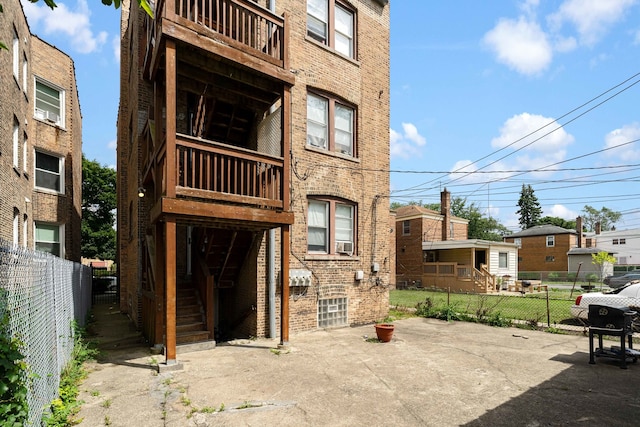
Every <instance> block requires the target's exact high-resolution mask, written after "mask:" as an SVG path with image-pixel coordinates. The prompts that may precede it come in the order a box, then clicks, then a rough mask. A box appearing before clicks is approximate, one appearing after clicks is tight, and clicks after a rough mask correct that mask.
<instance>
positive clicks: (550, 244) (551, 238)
mask: <svg viewBox="0 0 640 427" xmlns="http://www.w3.org/2000/svg"><path fill="white" fill-rule="evenodd" d="M555 245H556V236H547V247H548V248H552V247H554V246H555Z"/></svg>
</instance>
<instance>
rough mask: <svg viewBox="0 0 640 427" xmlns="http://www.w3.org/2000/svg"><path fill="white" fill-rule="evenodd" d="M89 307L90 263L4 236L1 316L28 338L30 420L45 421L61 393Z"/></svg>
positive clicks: (12, 331)
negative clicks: (27, 246) (13, 242)
mask: <svg viewBox="0 0 640 427" xmlns="http://www.w3.org/2000/svg"><path fill="white" fill-rule="evenodd" d="M90 308H91V269H90V268H89V267H84V266H82V265H80V264H77V263H73V262H71V261H67V260H63V259H61V258H57V257H55V256H53V255H50V254H46V253H44V252H37V251H32V250H28V249H25V248H21V247H17V246H13V245H11V244H10V243H8V242H6V241H4V240H0V315H5V314H8V315H9V331H8V334H9V335H10V336H11V337H13V338H17V339H18V340H20V341H21V342H22V343H23V348H22V350H21V352H22V354H23V355H24V356H25V362H26V363H27V365H28V376H29V378H28V381H27V388H28V394H27V402H28V404H29V420H28V421H29V422H28V424H29V425H40V423H41V418H42V414H43V410H44V409H45V408H47V407H49V405H50V403H51V401H52V400H53V399H54V398H56V397H58V387H59V382H60V373H61V372H62V370H63V369H64V367H65V365H66V364H67V363H68V362H69V361H70V360H71V353H72V351H73V341H74V336H73V335H74V330H73V321H74V320H75V321H76V322H77V323H78V324H79V325H80V326H84V321H85V318H86V316H87V313H88V311H89V309H90ZM3 332H5V333H6V332H7V331H3Z"/></svg>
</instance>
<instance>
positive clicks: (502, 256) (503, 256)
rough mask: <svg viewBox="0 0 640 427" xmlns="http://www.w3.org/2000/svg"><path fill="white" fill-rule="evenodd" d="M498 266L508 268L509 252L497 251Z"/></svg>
mask: <svg viewBox="0 0 640 427" xmlns="http://www.w3.org/2000/svg"><path fill="white" fill-rule="evenodd" d="M498 268H509V253H507V252H499V253H498Z"/></svg>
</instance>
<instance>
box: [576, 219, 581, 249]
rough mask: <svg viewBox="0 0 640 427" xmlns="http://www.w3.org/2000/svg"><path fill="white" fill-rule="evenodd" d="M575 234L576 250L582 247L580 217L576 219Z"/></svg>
mask: <svg viewBox="0 0 640 427" xmlns="http://www.w3.org/2000/svg"><path fill="white" fill-rule="evenodd" d="M576 232H577V233H578V248H581V247H582V217H581V216H579V217H577V218H576Z"/></svg>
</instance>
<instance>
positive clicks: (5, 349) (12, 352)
mask: <svg viewBox="0 0 640 427" xmlns="http://www.w3.org/2000/svg"><path fill="white" fill-rule="evenodd" d="M21 347H22V343H21V342H20V341H19V340H17V339H15V338H13V337H11V336H10V335H9V316H8V315H6V314H5V315H3V316H2V318H1V319H0V426H3V427H4V426H7V427H8V426H22V425H25V424H26V421H27V417H28V414H29V412H28V410H29V407H28V405H27V386H26V382H25V377H26V370H27V364H26V362H25V361H24V356H23V355H22V352H21Z"/></svg>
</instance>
